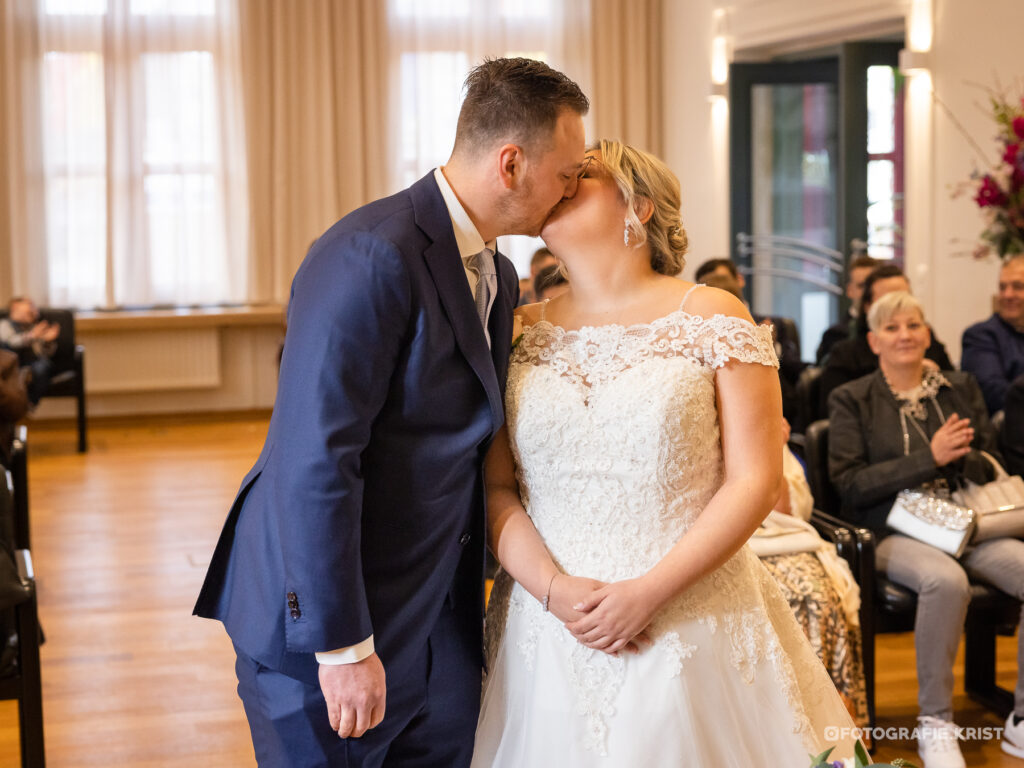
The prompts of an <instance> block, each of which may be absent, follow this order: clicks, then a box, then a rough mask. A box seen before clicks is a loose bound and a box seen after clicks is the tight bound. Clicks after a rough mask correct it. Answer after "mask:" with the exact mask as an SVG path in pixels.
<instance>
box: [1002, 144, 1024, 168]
mask: <svg viewBox="0 0 1024 768" xmlns="http://www.w3.org/2000/svg"><path fill="white" fill-rule="evenodd" d="M1019 152H1020V142H1019V141H1018V142H1017V143H1016V144H1007V145H1006V151H1005V152H1003V162H1004V163H1006V164H1007V165H1014V166H1015V165H1016V164H1017V154H1018V153H1019Z"/></svg>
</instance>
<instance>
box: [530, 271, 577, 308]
mask: <svg viewBox="0 0 1024 768" xmlns="http://www.w3.org/2000/svg"><path fill="white" fill-rule="evenodd" d="M567 290H569V278H568V277H566V276H565V272H563V271H562V269H561V267H559V266H558V264H549V265H548V266H546V267H544V269H542V270H541V271H540V272H538V273H537V277H536V278H534V281H533V295H534V296H536V297H537V301H547V300H548V299H554V298H556V297H558V296H561V295H562V294H563V293H565V292H566V291H567Z"/></svg>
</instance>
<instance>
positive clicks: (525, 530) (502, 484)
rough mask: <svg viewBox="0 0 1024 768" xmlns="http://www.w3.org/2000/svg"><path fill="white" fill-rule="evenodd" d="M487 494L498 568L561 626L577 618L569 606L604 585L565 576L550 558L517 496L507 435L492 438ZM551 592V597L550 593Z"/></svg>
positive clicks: (486, 471)
mask: <svg viewBox="0 0 1024 768" xmlns="http://www.w3.org/2000/svg"><path fill="white" fill-rule="evenodd" d="M484 477H485V485H486V489H487V524H488V531H487V538H488V545H489V546H490V548H491V551H492V552H494V554H495V555H496V556H497V558H498V561H499V562H500V563H501V567H502V568H504V569H505V570H506V571H507V572H508V573H509V575H510V576H512V578H514V579H515V580H516V581H518V582H519V583H520V584H521V585H522V586H523V588H524V589H525V590H526V591H527V592H529V593H530V594H531V595H533V596H534V597H535V598H536V599H537V600H538V602H541V603H543V602H544V597H545V595H548V596H549V603H548V610H550V611H551V613H553V614H554V615H555V616H556V617H557V618H558V619H559V620H561V621H563V622H567V621H572V620H574V619H577V618H579V617H580V615H581V614H580V612H579V611H577V610H575V609H574V608H573V607H572V606H573V605H574V604H576V603H578V602H579V601H581V600H583V599H584V598H585V597H586V596H587V595H588V594H590V593H591V592H593V591H594V590H595V589H598V588H599V587H602V586H604V584H603V582H600V581H596V580H594V579H585V578H579V577H573V576H569V575H566V574H563V573H562V572H561V571H560V570H558V567H557V566H556V565H555V562H554V560H552V559H551V554H550V553H549V552H548V549H547V547H546V546H544V540H543V539H542V538H541V536H540V533H538V532H537V529H536V528H535V527H534V525H533V521H532V520H531V519H530V516H529V515H528V514H526V510H525V509H524V508H523V504H522V501H521V500H520V497H519V484H518V483H517V482H516V476H515V469H514V464H513V460H512V451H511V449H510V448H509V443H508V430H507V428H506V427H502V428H501V431H500V432H498V434H497V435H496V436H495V438H494V442H493V443H492V444H491V448H490V450H489V451H488V452H487V459H486V460H485V463H484ZM549 590H550V592H549Z"/></svg>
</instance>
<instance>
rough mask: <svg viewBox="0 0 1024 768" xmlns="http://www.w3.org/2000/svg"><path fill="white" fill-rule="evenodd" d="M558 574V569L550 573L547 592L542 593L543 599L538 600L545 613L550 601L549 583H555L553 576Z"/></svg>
mask: <svg viewBox="0 0 1024 768" xmlns="http://www.w3.org/2000/svg"><path fill="white" fill-rule="evenodd" d="M557 575H558V571H555V572H554V573H552V574H551V581H549V582H548V593H547V594H546V595H544V599H543V600H541V601H540V605H541V608H543V609H544V612H545V613H547V610H548V603H549V602H550V601H551V585H552V584H554V583H555V576H557Z"/></svg>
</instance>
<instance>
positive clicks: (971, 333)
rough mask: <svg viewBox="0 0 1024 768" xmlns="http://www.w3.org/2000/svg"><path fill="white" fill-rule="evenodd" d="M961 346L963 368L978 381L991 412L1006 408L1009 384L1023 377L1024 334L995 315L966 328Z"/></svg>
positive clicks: (961, 366)
mask: <svg viewBox="0 0 1024 768" xmlns="http://www.w3.org/2000/svg"><path fill="white" fill-rule="evenodd" d="M962 347H963V355H962V356H961V359H960V368H961V370H964V371H970V372H971V373H973V374H974V377H975V378H976V379H977V380H978V384H979V385H980V386H981V391H982V393H983V394H984V395H985V405H987V406H988V412H989V413H995V412H996V411H1001V410H1003V405H1004V401H1005V399H1006V393H1007V390H1009V388H1010V384H1012V383H1013V380H1014V379H1016V378H1018V377H1019V376H1024V333H1021V332H1020V331H1018V330H1017V329H1016V328H1014V327H1013V326H1012V325H1010V324H1009V323H1008V322H1006V321H1005V320H1003V318H1001V317H1000V316H999V315H992V317H990V318H989V319H988V320H985V321H984V322H981V323H975V324H974V325H972V326H971V327H969V328H968V329H967V330H965V331H964V336H963V344H962Z"/></svg>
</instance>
